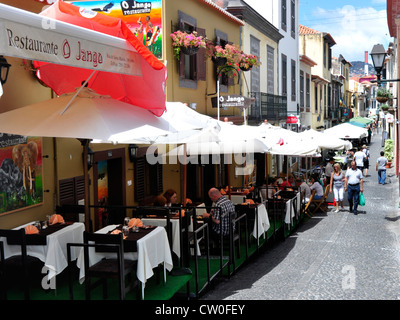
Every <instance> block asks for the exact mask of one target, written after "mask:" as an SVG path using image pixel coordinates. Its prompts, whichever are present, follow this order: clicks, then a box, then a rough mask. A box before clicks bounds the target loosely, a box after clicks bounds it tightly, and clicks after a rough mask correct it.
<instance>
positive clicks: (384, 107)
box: [381, 104, 389, 114]
mask: <svg viewBox="0 0 400 320" xmlns="http://www.w3.org/2000/svg"><path fill="white" fill-rule="evenodd" d="M381 110H382V111H383V112H384V113H385V114H386V113H387V111H388V110H389V106H388V105H387V104H382V105H381Z"/></svg>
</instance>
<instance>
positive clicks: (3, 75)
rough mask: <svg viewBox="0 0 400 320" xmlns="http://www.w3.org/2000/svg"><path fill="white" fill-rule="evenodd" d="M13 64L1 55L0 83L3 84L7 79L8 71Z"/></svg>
mask: <svg viewBox="0 0 400 320" xmlns="http://www.w3.org/2000/svg"><path fill="white" fill-rule="evenodd" d="M10 67H11V64H9V63H8V62H7V60H6V58H4V57H3V56H0V83H1V84H2V85H3V84H5V83H6V81H7V77H8V71H9V70H10Z"/></svg>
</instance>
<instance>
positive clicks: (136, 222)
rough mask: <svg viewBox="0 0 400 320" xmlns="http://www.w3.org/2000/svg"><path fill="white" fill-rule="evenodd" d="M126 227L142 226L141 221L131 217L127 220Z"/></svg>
mask: <svg viewBox="0 0 400 320" xmlns="http://www.w3.org/2000/svg"><path fill="white" fill-rule="evenodd" d="M128 227H129V228H132V227H143V222H142V220H140V219H139V218H132V219H131V220H129V223H128Z"/></svg>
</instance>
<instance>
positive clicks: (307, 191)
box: [296, 178, 311, 202]
mask: <svg viewBox="0 0 400 320" xmlns="http://www.w3.org/2000/svg"><path fill="white" fill-rule="evenodd" d="M296 186H297V188H299V191H300V193H302V192H303V191H305V195H304V199H303V201H304V202H308V200H309V199H310V197H311V189H310V186H309V185H308V184H307V183H305V182H304V181H303V180H302V179H301V178H297V179H296Z"/></svg>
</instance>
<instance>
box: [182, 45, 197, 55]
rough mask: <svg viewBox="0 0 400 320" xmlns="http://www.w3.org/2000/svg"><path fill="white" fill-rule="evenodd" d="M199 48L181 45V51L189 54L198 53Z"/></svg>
mask: <svg viewBox="0 0 400 320" xmlns="http://www.w3.org/2000/svg"><path fill="white" fill-rule="evenodd" d="M199 49H200V47H181V51H182V52H183V53H184V54H186V55H188V56H192V55H194V54H196V53H197V52H198V51H199Z"/></svg>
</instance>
